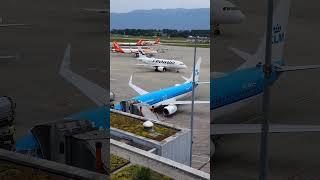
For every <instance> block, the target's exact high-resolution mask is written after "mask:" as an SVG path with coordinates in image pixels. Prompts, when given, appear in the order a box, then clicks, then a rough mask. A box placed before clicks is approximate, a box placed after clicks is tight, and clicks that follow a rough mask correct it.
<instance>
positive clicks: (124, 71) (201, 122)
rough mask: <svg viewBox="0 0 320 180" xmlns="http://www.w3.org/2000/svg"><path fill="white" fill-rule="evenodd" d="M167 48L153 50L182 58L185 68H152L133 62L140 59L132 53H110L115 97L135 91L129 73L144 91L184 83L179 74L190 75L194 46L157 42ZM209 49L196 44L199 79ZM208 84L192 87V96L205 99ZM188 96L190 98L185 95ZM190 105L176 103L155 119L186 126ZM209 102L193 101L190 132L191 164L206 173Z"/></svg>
mask: <svg viewBox="0 0 320 180" xmlns="http://www.w3.org/2000/svg"><path fill="white" fill-rule="evenodd" d="M161 48H163V49H168V50H166V51H165V53H158V54H156V57H157V58H166V59H172V58H175V59H177V60H181V61H183V62H184V63H185V64H186V65H187V66H188V69H184V70H180V72H179V73H177V72H176V71H167V72H155V71H154V70H153V69H148V68H145V67H141V66H137V65H136V64H139V63H141V62H139V61H137V60H136V59H135V58H134V57H133V55H124V54H118V53H111V54H110V78H111V81H110V90H111V91H112V92H114V93H115V95H116V101H121V100H125V99H129V98H132V97H134V96H137V95H138V94H137V93H136V92H135V91H134V90H133V89H131V88H130V87H129V86H128V82H129V78H130V76H131V75H133V81H132V82H133V83H134V84H135V85H137V86H139V87H140V88H142V89H144V90H146V91H149V92H151V91H156V90H160V89H161V88H166V87H170V86H174V85H175V84H180V83H184V82H185V80H184V79H183V78H182V77H181V76H185V77H190V76H191V72H192V66H193V56H194V53H193V52H194V48H190V47H189V48H188V47H178V46H163V47H162V46H161V47H160V49H161ZM209 51H210V49H209V48H197V57H200V56H201V58H202V63H201V71H200V81H209V76H210V75H209V72H210V53H209ZM209 88H210V86H209V85H208V84H205V85H200V86H198V88H197V89H196V96H195V97H196V100H205V101H207V100H209V96H210V91H209V90H210V89H209ZM187 99H189V100H191V98H187ZM190 112H191V106H188V105H187V106H178V111H177V112H176V113H175V114H173V115H171V116H169V117H164V116H163V115H162V114H157V115H158V118H159V120H161V121H164V122H167V123H171V124H174V125H178V126H180V127H183V128H190V122H191V116H190V115H191V114H190ZM209 117H210V109H209V105H205V104H199V105H195V113H194V136H193V141H194V142H193V153H192V154H193V157H192V167H194V168H196V169H200V170H202V171H205V172H207V173H209V172H210V163H209V156H210V155H209V154H210V150H209V133H210V129H209V123H210V121H209Z"/></svg>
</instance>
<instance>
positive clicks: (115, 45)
mask: <svg viewBox="0 0 320 180" xmlns="http://www.w3.org/2000/svg"><path fill="white" fill-rule="evenodd" d="M112 43H113V47H114V49H115V50H116V51H118V52H121V53H124V51H123V49H122V48H121V47H120V46H119V44H118V43H117V42H116V41H113V42H112Z"/></svg>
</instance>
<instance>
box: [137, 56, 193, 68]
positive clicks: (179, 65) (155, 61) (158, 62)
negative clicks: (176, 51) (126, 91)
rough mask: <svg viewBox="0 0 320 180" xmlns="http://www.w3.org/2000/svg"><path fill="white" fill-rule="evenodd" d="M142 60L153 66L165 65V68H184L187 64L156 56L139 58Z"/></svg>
mask: <svg viewBox="0 0 320 180" xmlns="http://www.w3.org/2000/svg"><path fill="white" fill-rule="evenodd" d="M139 60H141V61H142V62H144V63H146V64H149V65H152V66H154V67H165V68H167V69H176V70H178V69H186V68H187V66H186V65H185V64H184V63H183V62H181V61H177V60H169V59H156V58H140V59H139Z"/></svg>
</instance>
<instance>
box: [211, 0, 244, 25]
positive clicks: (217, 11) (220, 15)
mask: <svg viewBox="0 0 320 180" xmlns="http://www.w3.org/2000/svg"><path fill="white" fill-rule="evenodd" d="M213 4H214V5H213V23H214V24H238V23H241V22H242V21H243V20H244V19H245V16H244V14H243V13H242V12H241V11H240V9H239V8H238V7H237V6H235V5H234V4H232V3H231V2H229V1H227V0H213Z"/></svg>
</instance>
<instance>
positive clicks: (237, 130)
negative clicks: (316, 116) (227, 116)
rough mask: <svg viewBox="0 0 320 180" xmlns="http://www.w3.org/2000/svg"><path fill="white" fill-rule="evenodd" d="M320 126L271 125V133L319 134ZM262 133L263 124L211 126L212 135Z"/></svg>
mask: <svg viewBox="0 0 320 180" xmlns="http://www.w3.org/2000/svg"><path fill="white" fill-rule="evenodd" d="M319 131H320V126H319V125H283V124H270V126H269V132H270V133H288V132H319ZM257 133H261V124H211V125H210V134H211V135H223V134H257Z"/></svg>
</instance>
